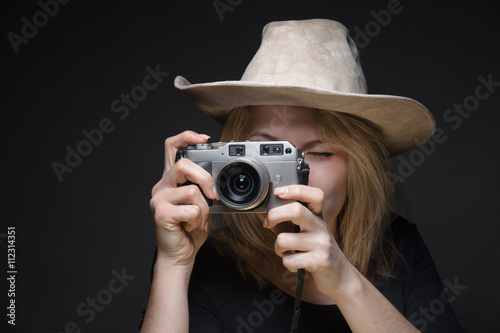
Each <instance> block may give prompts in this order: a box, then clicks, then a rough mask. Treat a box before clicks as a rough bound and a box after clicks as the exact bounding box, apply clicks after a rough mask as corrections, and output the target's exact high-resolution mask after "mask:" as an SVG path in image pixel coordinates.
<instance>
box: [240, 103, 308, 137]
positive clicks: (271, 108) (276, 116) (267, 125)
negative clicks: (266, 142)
mask: <svg viewBox="0 0 500 333" xmlns="http://www.w3.org/2000/svg"><path fill="white" fill-rule="evenodd" d="M249 113H250V124H249V132H250V134H252V133H255V132H265V133H268V134H272V135H274V136H277V137H280V138H281V137H283V135H287V134H288V135H289V134H291V133H290V132H292V131H293V132H295V133H294V134H301V133H303V134H306V135H312V134H313V133H315V132H316V116H315V112H314V109H311V108H306V107H300V106H283V105H258V106H250V107H249Z"/></svg>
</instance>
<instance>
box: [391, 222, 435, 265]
mask: <svg viewBox="0 0 500 333" xmlns="http://www.w3.org/2000/svg"><path fill="white" fill-rule="evenodd" d="M391 232H392V238H393V240H394V244H395V246H396V248H397V249H398V251H399V253H400V254H401V255H402V256H403V258H404V260H405V261H406V262H407V263H408V261H412V262H413V261H415V260H417V261H418V259H419V257H420V256H421V255H422V254H424V253H425V252H428V250H427V246H426V245H425V243H424V241H423V239H422V237H421V235H420V233H419V232H418V228H417V226H416V225H415V224H414V223H412V222H410V221H408V220H407V219H405V218H404V217H402V216H397V217H396V218H395V219H394V221H393V222H392V226H391Z"/></svg>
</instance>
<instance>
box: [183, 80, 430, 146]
mask: <svg viewBox="0 0 500 333" xmlns="http://www.w3.org/2000/svg"><path fill="white" fill-rule="evenodd" d="M174 85H175V87H176V88H178V89H179V90H181V91H183V92H184V93H185V94H186V95H187V96H188V97H190V98H191V99H192V100H193V102H194V103H195V104H196V105H198V107H199V108H200V109H201V110H203V111H204V112H205V113H207V114H208V115H210V116H211V117H213V118H214V119H215V120H217V121H218V122H219V123H221V124H224V122H225V119H226V117H227V115H228V113H229V111H231V110H232V109H234V108H236V107H239V106H248V105H293V106H303V107H310V108H316V109H322V110H327V111H337V112H345V113H348V114H352V115H356V116H358V117H360V118H363V119H366V120H368V121H370V122H372V123H373V124H375V125H376V126H378V127H379V128H380V130H381V131H382V134H383V136H384V140H385V143H386V145H387V147H388V149H389V151H390V153H391V155H392V156H394V155H398V154H402V153H404V152H407V151H409V150H411V149H413V148H415V147H417V146H418V145H420V144H422V143H423V142H425V141H426V140H427V139H429V138H430V137H431V136H432V134H433V133H434V131H435V128H436V125H435V121H434V118H433V117H432V115H431V113H430V112H429V111H428V110H427V108H426V107H425V106H423V105H422V104H420V103H419V102H417V101H415V100H413V99H411V98H407V97H400V96H392V95H374V94H354V93H340V92H335V91H328V90H321V89H313V88H307V87H299V86H283V85H273V84H263V83H258V82H251V81H219V82H211V83H198V84H191V83H189V81H188V80H186V79H185V78H184V77H182V76H177V77H176V78H175V81H174Z"/></svg>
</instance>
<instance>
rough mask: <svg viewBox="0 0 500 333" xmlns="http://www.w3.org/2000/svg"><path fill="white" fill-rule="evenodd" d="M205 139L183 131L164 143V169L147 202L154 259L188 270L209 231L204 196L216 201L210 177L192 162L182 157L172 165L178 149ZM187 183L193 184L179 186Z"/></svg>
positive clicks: (202, 135) (207, 212) (202, 136)
mask: <svg viewBox="0 0 500 333" xmlns="http://www.w3.org/2000/svg"><path fill="white" fill-rule="evenodd" d="M208 139H209V136H207V135H204V134H197V133H195V132H192V131H185V132H183V133H181V134H179V135H176V136H173V137H170V138H168V139H167V140H166V141H165V169H164V172H163V176H162V178H161V180H160V181H159V182H158V183H157V184H156V185H155V186H154V187H153V191H152V198H151V201H150V204H151V210H152V212H153V216H154V220H155V225H156V240H157V247H158V258H165V259H166V260H168V261H169V262H170V263H171V264H173V265H177V266H179V265H180V266H186V267H189V268H191V267H192V264H193V263H194V258H195V256H196V253H197V252H198V250H199V248H200V247H201V245H202V244H203V243H204V242H205V240H206V239H207V235H208V228H209V223H210V220H209V208H208V204H207V202H206V200H205V198H204V197H203V195H202V193H201V191H200V188H201V189H202V190H203V193H204V194H205V196H206V197H208V198H210V199H218V196H217V192H216V190H215V183H214V181H213V178H212V176H211V175H210V174H209V173H208V172H207V171H206V170H204V169H203V168H201V167H200V166H198V165H196V164H195V163H193V162H192V161H190V160H188V159H185V158H182V159H180V160H179V161H177V162H175V155H176V152H177V150H179V148H182V147H185V146H187V145H189V144H198V143H205V142H206V141H207V140H208ZM187 181H190V182H192V183H193V184H198V185H199V186H200V187H198V186H196V185H186V186H181V185H182V184H184V183H186V182H187Z"/></svg>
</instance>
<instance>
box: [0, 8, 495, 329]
mask: <svg viewBox="0 0 500 333" xmlns="http://www.w3.org/2000/svg"><path fill="white" fill-rule="evenodd" d="M224 2H226V1H224ZM232 3H233V4H237V3H239V4H238V5H236V6H233V10H232V11H227V12H225V13H224V20H223V21H221V20H220V17H219V16H218V14H217V12H216V11H215V9H214V7H213V3H212V1H210V0H207V1H193V0H191V1H187V0H183V1H135V2H134V1H108V2H97V1H71V2H69V3H68V4H66V5H60V8H59V12H58V13H57V14H56V15H55V16H54V17H53V18H50V19H49V21H48V23H47V24H46V25H45V26H43V27H41V28H39V31H38V33H37V35H36V36H35V37H33V38H32V39H30V40H29V42H28V43H27V44H25V45H24V44H23V45H20V47H19V53H18V54H15V53H14V51H13V48H12V47H11V45H10V43H9V41H8V39H7V37H6V36H7V34H8V33H9V32H14V33H16V34H20V33H21V27H22V25H23V22H22V21H21V18H22V17H23V16H26V17H27V18H28V19H29V20H30V21H32V17H33V14H35V13H36V12H38V11H40V6H39V5H38V4H37V2H36V1H13V0H11V1H8V2H3V3H2V5H0V6H1V7H2V20H1V25H2V34H3V36H4V37H3V41H2V43H1V47H2V58H3V61H2V63H3V66H2V67H3V69H2V74H1V78H2V79H1V84H2V95H3V97H2V102H1V105H2V122H1V124H2V145H1V149H2V156H3V163H2V164H3V167H4V170H5V171H4V173H3V174H4V182H5V186H2V191H3V195H2V197H3V199H2V206H3V208H2V210H3V211H4V212H6V213H4V214H2V215H3V218H2V221H1V230H0V233H1V234H0V237H2V238H0V241H1V244H0V248H1V251H2V253H4V254H2V255H0V257H1V258H6V253H7V250H6V239H5V238H3V237H4V236H5V233H6V232H7V226H15V227H16V231H17V243H16V245H17V248H16V249H17V268H18V275H17V281H16V282H17V283H16V289H17V290H16V291H17V293H16V304H17V308H16V310H17V312H16V314H17V317H16V323H17V325H16V327H15V329H17V331H18V332H33V331H37V332H63V331H64V327H65V325H66V324H67V323H68V322H70V321H74V322H76V323H77V325H78V326H79V328H81V330H82V332H133V331H135V330H136V329H137V325H138V323H139V320H140V316H141V312H142V310H143V308H144V307H145V304H146V287H147V280H148V274H149V269H150V264H151V257H152V254H153V250H154V229H153V221H152V218H151V214H150V210H149V198H150V191H151V187H152V186H153V185H154V184H155V183H156V181H157V180H158V179H159V178H160V177H161V173H162V170H163V142H164V139H165V138H167V137H168V136H171V135H174V134H176V133H178V132H180V131H182V130H184V129H192V130H195V131H199V132H203V133H207V134H210V135H212V136H214V137H216V136H217V134H218V133H219V131H220V127H219V125H218V124H217V123H215V121H213V120H211V119H210V118H209V117H207V116H205V115H204V114H203V113H202V112H201V111H199V110H197V108H196V106H195V105H194V104H193V103H191V102H190V100H188V98H186V97H185V96H184V95H183V94H182V93H181V92H179V91H177V90H176V89H175V88H174V87H173V79H174V78H175V76H176V75H183V76H185V77H187V78H188V79H189V80H190V81H191V82H207V81H217V80H226V79H239V77H240V76H241V74H242V73H243V71H244V68H245V66H246V64H247V63H248V62H249V61H250V59H251V57H252V56H253V54H254V52H255V51H256V49H257V48H258V45H259V43H260V34H261V29H262V27H263V26H264V25H265V23H267V22H269V21H274V20H287V19H306V18H318V17H319V18H331V19H336V20H338V21H340V22H342V23H343V24H344V25H345V26H346V27H347V28H348V29H350V31H351V35H352V36H353V37H354V34H355V31H356V29H355V28H356V27H357V28H359V29H361V30H363V31H364V30H365V27H366V24H368V23H369V22H370V21H374V17H373V15H372V14H371V11H375V12H379V11H380V10H382V9H386V8H387V5H388V3H389V1H307V2H306V1H264V0H259V1H255V0H252V1H250V0H244V1H242V2H240V1H235V0H233V1H232ZM492 3H493V2H490V3H487V2H484V3H482V2H475V3H472V2H470V3H468V2H465V3H462V4H460V5H458V4H457V3H456V2H453V4H452V5H445V4H444V3H441V2H440V3H439V5H438V4H436V2H434V1H423V0H419V1H417V0H414V1H409V0H401V3H400V6H401V8H402V10H401V12H400V13H398V14H395V15H392V19H391V22H390V23H389V24H387V26H385V27H382V28H381V29H380V31H378V33H376V34H375V33H372V34H373V35H374V36H373V37H372V38H371V40H370V42H369V43H367V45H365V46H364V47H363V48H362V52H361V59H362V65H363V68H364V71H365V75H366V77H367V80H368V86H369V90H370V92H371V93H385V94H394V95H402V96H407V97H411V98H414V99H416V100H418V101H420V102H422V103H423V104H424V105H426V106H427V107H428V108H429V110H430V111H431V112H432V114H433V115H434V117H435V119H436V123H437V126H438V127H440V128H442V129H443V131H444V132H445V133H446V135H447V140H446V141H445V142H443V143H440V144H436V147H435V152H434V153H433V154H431V155H430V156H428V157H426V158H425V160H424V161H423V163H422V164H421V165H420V166H418V167H416V168H415V170H414V171H413V172H412V173H411V175H409V176H408V177H406V178H405V182H404V186H405V188H406V190H407V193H408V196H409V198H410V201H411V204H412V211H411V216H410V218H411V220H412V221H413V222H414V223H416V224H417V225H418V227H419V230H420V232H421V234H422V235H423V237H424V239H425V241H426V243H427V244H428V247H429V248H430V251H431V253H432V255H433V257H434V259H435V261H436V264H437V267H438V269H439V272H440V274H441V278H442V279H443V280H444V279H447V280H449V281H453V280H454V279H458V282H459V283H460V284H461V285H467V289H466V290H465V291H463V292H462V293H461V295H460V296H459V297H457V299H456V301H455V302H453V304H452V305H453V308H454V309H455V311H456V314H457V316H458V317H459V319H460V322H461V323H462V325H463V327H464V329H465V330H466V331H467V332H479V331H481V332H499V331H500V329H499V328H500V325H499V324H498V319H497V318H496V316H497V312H498V310H499V307H498V297H499V296H500V288H499V284H498V282H497V281H498V279H497V276H498V271H499V257H500V256H499V250H498V243H499V242H498V231H499V227H498V222H499V221H498V220H499V219H498V217H497V214H496V210H497V207H498V202H499V201H500V195H499V194H498V193H499V192H498V190H497V186H498V185H499V181H498V180H499V177H498V171H497V170H498V168H499V166H500V163H499V162H498V157H497V154H498V148H497V144H498V143H499V134H498V133H499V131H498V129H497V126H498V122H499V120H500V117H499V115H498V112H499V110H498V105H499V103H498V102H499V96H500V92H498V91H496V92H494V93H492V94H491V96H490V97H489V98H488V99H486V100H484V101H481V103H480V105H479V107H478V108H477V110H476V111H474V112H472V113H471V114H470V117H469V118H467V119H463V122H462V124H461V126H458V128H456V129H453V128H452V127H451V125H452V123H449V122H448V123H447V122H445V121H444V119H443V114H444V113H445V112H446V110H447V109H449V108H450V107H452V106H453V104H454V103H457V104H461V103H463V101H464V99H466V98H467V97H468V96H471V95H474V93H475V89H476V87H477V86H478V84H479V81H478V77H479V76H482V77H484V78H487V77H488V76H489V75H492V78H493V80H494V81H496V82H498V81H500V72H499V66H498V64H497V59H498V58H499V54H498V41H499V38H498V17H497V15H496V14H495V11H494V10H493V8H492V6H491V4H492ZM157 64H159V66H160V69H161V70H162V71H164V72H169V73H170V74H169V76H168V77H167V78H166V79H165V80H164V81H163V82H162V83H161V84H160V85H159V86H158V87H157V88H156V89H155V90H153V91H150V92H148V95H147V98H146V99H145V100H144V101H142V102H141V103H139V105H138V106H137V107H136V108H135V109H134V110H131V113H130V114H129V116H128V117H127V118H125V119H123V120H120V119H119V118H118V116H119V115H120V114H116V113H113V112H112V111H111V103H112V102H113V100H115V99H117V98H119V97H120V95H121V94H122V93H126V94H129V93H130V91H131V90H132V88H134V87H135V86H137V85H140V84H141V83H142V79H143V77H144V76H145V75H146V74H147V72H146V70H145V67H146V66H151V67H153V68H154V67H155V66H156V65H157ZM104 118H109V119H111V121H112V122H113V124H114V125H115V126H116V127H115V129H114V131H113V132H112V133H109V134H105V135H104V137H103V140H102V142H101V143H100V144H99V145H98V146H96V147H94V148H93V151H92V153H91V154H89V155H88V156H86V157H84V158H83V161H82V162H81V164H80V165H79V166H77V167H75V168H74V170H73V172H72V173H67V174H65V175H64V176H63V181H62V182H59V181H58V179H57V177H56V175H55V173H54V171H53V169H52V167H51V163H52V162H53V161H59V162H61V163H64V159H65V156H66V150H65V146H66V145H69V146H71V147H73V148H75V147H76V145H77V144H78V142H79V141H81V140H83V139H85V137H84V136H83V134H82V132H81V131H82V130H84V129H87V130H91V129H93V128H96V127H97V126H98V124H99V122H100V121H101V120H102V119H104ZM404 158H406V159H408V158H409V155H408V154H407V155H404ZM400 163H401V162H400V160H394V161H393V164H394V166H395V167H396V168H397V167H398V166H399V164H400ZM0 267H1V271H2V274H5V272H6V270H7V269H6V263H5V262H2V263H1V265H0ZM122 268H125V272H126V274H127V275H130V276H134V277H135V278H134V279H133V280H131V281H129V283H128V285H127V286H126V287H125V288H124V289H123V290H122V291H121V292H120V293H117V294H115V295H113V299H112V300H111V301H110V303H109V304H108V305H106V306H105V307H104V309H103V310H102V311H101V312H97V313H96V316H95V318H94V319H93V320H92V321H91V322H89V323H86V322H85V321H84V319H86V318H88V317H87V316H80V315H78V314H77V312H76V308H77V306H78V305H79V304H80V303H81V302H85V301H86V299H87V297H96V295H97V294H98V293H99V292H100V291H101V290H102V289H105V288H107V286H108V282H109V281H110V280H111V279H112V277H113V275H112V273H111V271H112V270H116V271H121V270H122ZM2 281H4V282H2V284H1V288H2V289H1V290H0V295H2V297H1V299H2V303H1V308H2V309H4V310H2V311H3V312H6V310H5V307H6V306H7V300H8V299H7V297H6V292H7V285H6V283H5V279H4V278H2ZM101 295H102V293H101ZM3 312H2V314H1V317H0V318H3V319H2V327H3V325H4V324H5V322H6V319H7V318H6V316H5V313H3ZM8 329H9V330H8V331H9V332H11V331H12V332H13V331H16V330H15V329H13V327H10V326H9V328H8Z"/></svg>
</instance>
